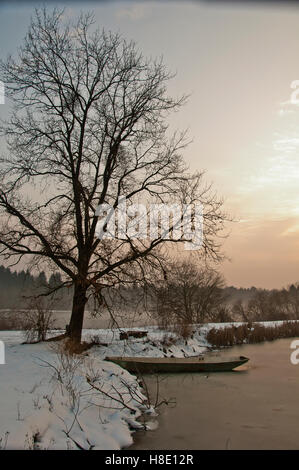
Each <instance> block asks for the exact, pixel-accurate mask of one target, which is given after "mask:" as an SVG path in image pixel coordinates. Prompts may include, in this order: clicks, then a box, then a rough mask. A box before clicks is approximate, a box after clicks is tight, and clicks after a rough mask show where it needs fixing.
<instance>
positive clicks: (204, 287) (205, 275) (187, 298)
mask: <svg viewBox="0 0 299 470" xmlns="http://www.w3.org/2000/svg"><path fill="white" fill-rule="evenodd" d="M166 274H167V275H166V278H165V280H164V281H163V282H159V284H158V285H156V286H153V292H154V298H155V299H156V310H155V314H156V315H157V316H158V319H159V320H160V323H161V324H162V325H164V326H165V325H169V324H171V323H173V324H174V325H178V324H179V326H182V327H183V326H184V325H190V324H192V323H203V322H205V321H222V320H223V318H224V313H225V312H224V310H225V306H224V301H225V300H226V297H225V294H224V291H223V287H224V286H225V283H224V279H223V277H222V276H221V275H220V274H219V273H218V272H217V271H215V270H214V269H212V268H210V267H209V266H207V265H203V266H200V265H198V264H197V263H196V261H194V260H192V259H188V260H183V261H182V260H179V261H175V262H173V263H171V264H170V265H169V266H168V268H167V271H166ZM226 313H227V312H226ZM219 317H221V320H219ZM222 317H223V318H222ZM226 317H227V315H226ZM223 321H226V320H223Z"/></svg>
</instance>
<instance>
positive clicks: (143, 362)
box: [106, 356, 249, 374]
mask: <svg viewBox="0 0 299 470" xmlns="http://www.w3.org/2000/svg"><path fill="white" fill-rule="evenodd" d="M106 360H108V361H112V362H114V363H115V364H118V365H119V366H121V367H123V368H124V369H127V370H128V371H129V372H135V373H138V372H139V373H149V374H151V373H181V372H228V371H232V370H234V369H235V368H236V367H239V366H241V365H243V364H245V363H246V362H247V361H248V360H249V359H248V358H247V357H243V356H240V357H239V358H234V359H230V360H224V359H223V360H215V361H210V362H208V361H205V360H203V359H202V358H201V357H191V358H142V357H138V358H137V357H136V358H134V357H130V358H129V357H127V358H126V357H111V356H110V357H106Z"/></svg>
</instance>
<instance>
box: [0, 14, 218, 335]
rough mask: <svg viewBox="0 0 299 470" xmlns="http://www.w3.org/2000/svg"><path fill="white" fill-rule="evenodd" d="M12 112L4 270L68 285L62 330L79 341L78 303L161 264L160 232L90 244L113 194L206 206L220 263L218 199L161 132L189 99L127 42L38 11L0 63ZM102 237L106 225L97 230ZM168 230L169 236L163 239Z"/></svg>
mask: <svg viewBox="0 0 299 470" xmlns="http://www.w3.org/2000/svg"><path fill="white" fill-rule="evenodd" d="M0 77H1V80H2V81H3V82H5V86H6V94H7V96H8V98H10V99H11V100H12V103H13V111H12V113H11V117H10V119H9V120H8V121H6V122H3V123H2V125H1V134H2V135H4V136H5V137H6V141H7V154H6V155H3V156H2V157H1V162H0V164H1V169H0V179H1V183H0V208H1V209H0V211H1V227H0V243H1V247H2V249H1V253H2V255H3V256H4V257H5V259H6V260H8V261H9V263H10V265H13V264H16V263H18V262H19V261H20V260H21V259H22V258H23V257H27V258H29V260H30V262H31V263H32V266H37V265H41V264H43V265H44V264H45V263H46V267H45V268H46V269H53V270H55V269H56V270H57V268H59V270H60V272H61V274H62V282H61V285H60V286H57V287H55V289H57V288H58V287H61V286H70V285H72V286H73V289H74V296H73V306H72V314H71V319H70V324H69V328H68V335H69V336H70V337H71V338H72V340H74V341H75V342H80V341H81V331H82V325H83V317H84V309H85V304H86V302H87V300H88V296H89V295H90V293H91V292H93V293H94V294H96V295H97V297H98V299H99V300H101V292H102V289H104V288H105V287H107V286H115V285H117V284H119V283H125V282H140V281H141V280H142V279H144V277H145V276H146V275H147V273H148V270H150V271H153V270H156V269H163V260H162V254H161V249H160V247H161V246H162V244H163V245H165V243H166V244H167V241H171V242H174V241H176V242H182V241H183V240H184V237H183V236H182V237H181V238H179V239H177V240H173V239H172V237H171V236H169V238H168V237H165V236H164V237H163V236H162V235H161V233H159V234H158V235H157V236H156V237H154V238H148V239H145V240H142V241H141V240H137V239H136V238H134V237H133V236H130V235H128V234H125V235H119V233H118V234H117V235H116V236H115V238H114V239H113V240H112V239H108V238H105V237H99V236H98V234H97V227H98V222H99V216H98V215H97V207H98V206H99V205H102V204H109V205H110V206H111V207H112V208H113V209H117V208H118V205H119V200H120V199H119V198H120V197H124V196H125V197H126V200H127V202H128V204H133V203H134V202H137V201H140V200H142V201H146V202H149V201H150V202H159V203H172V202H173V201H179V203H180V204H182V203H185V204H195V203H197V202H200V203H202V204H203V207H204V210H203V212H204V213H203V219H204V227H205V230H204V237H203V243H202V248H201V251H202V254H203V255H206V256H212V257H213V258H219V256H220V251H219V250H220V244H219V243H218V242H217V238H215V237H216V236H217V234H218V233H219V232H220V231H221V230H222V229H223V221H224V220H225V218H226V215H225V214H224V213H223V212H222V201H221V200H219V199H218V197H217V196H216V195H215V194H214V193H213V192H212V190H211V188H210V186H208V185H205V184H204V183H203V174H202V173H196V174H193V175H190V174H189V173H188V170H187V168H186V165H185V164H184V161H183V158H182V155H181V152H182V150H183V149H184V147H185V146H186V145H187V141H186V135H185V133H184V132H182V133H178V132H176V133H174V135H172V136H170V135H169V131H168V128H167V124H166V121H165V119H166V118H167V116H168V113H169V112H170V111H174V110H176V109H178V108H180V106H181V105H183V104H184V102H185V100H186V98H185V97H184V96H183V97H181V98H178V99H174V98H171V97H169V96H168V95H167V92H166V85H167V82H168V81H169V79H170V78H172V76H171V74H170V73H169V72H168V71H167V69H166V68H165V66H164V64H163V62H162V61H161V60H147V59H145V58H144V57H143V56H142V54H140V53H139V52H138V50H137V49H136V46H135V44H134V43H132V42H127V41H125V40H123V39H122V38H121V37H120V36H119V35H118V34H112V33H106V32H104V31H103V32H100V31H98V30H95V28H94V20H93V16H92V14H87V15H81V16H80V17H79V18H78V19H77V20H76V22H73V23H71V22H65V20H64V17H63V12H62V11H58V10H56V9H55V10H54V11H53V12H51V13H48V12H47V11H46V10H36V12H35V16H34V18H33V19H32V21H31V26H30V28H29V31H28V33H27V35H26V38H25V40H24V44H23V45H22V47H21V48H20V49H19V55H18V57H17V58H16V59H13V58H12V57H9V58H8V59H7V60H6V61H2V62H1V64H0ZM103 232H104V233H106V234H107V224H105V225H104V227H103ZM169 233H171V231H170V232H169Z"/></svg>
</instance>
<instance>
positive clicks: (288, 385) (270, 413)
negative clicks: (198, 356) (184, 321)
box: [130, 339, 299, 450]
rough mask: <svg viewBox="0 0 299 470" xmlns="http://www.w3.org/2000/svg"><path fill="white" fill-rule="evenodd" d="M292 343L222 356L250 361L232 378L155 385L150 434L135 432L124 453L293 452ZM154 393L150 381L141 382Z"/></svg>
mask: <svg viewBox="0 0 299 470" xmlns="http://www.w3.org/2000/svg"><path fill="white" fill-rule="evenodd" d="M291 341H292V339H282V340H277V341H274V342H268V343H261V344H258V345H244V346H240V347H237V346H235V347H234V348H232V349H228V350H225V351H224V352H223V353H222V354H223V355H224V356H225V355H226V356H232V355H234V356H239V355H243V356H247V357H249V358H250V361H249V362H248V363H247V364H246V365H244V366H242V367H240V368H239V369H238V370H236V371H234V372H225V373H214V374H210V375H208V376H207V375H205V374H183V375H181V374H175V375H168V376H164V377H163V380H162V381H161V382H160V384H159V388H160V398H163V397H165V398H170V397H175V398H176V406H175V407H169V406H168V407H166V406H164V407H163V409H161V410H160V416H159V418H158V421H159V427H158V429H157V430H155V431H147V432H143V431H141V432H140V431H138V432H137V433H135V435H134V441H135V443H134V445H133V446H132V447H130V449H190V450H194V449H207V450H208V449H299V365H297V366H295V365H292V364H291V362H290V354H291V352H292V350H291V349H290V344H291ZM147 382H148V383H149V387H150V389H151V391H152V393H154V391H155V379H154V378H147Z"/></svg>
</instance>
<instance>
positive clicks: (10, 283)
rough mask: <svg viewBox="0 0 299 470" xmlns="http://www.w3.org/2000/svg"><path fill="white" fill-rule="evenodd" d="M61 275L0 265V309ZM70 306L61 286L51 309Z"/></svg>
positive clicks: (244, 295)
mask: <svg viewBox="0 0 299 470" xmlns="http://www.w3.org/2000/svg"><path fill="white" fill-rule="evenodd" d="M60 282H61V277H60V274H59V273H55V274H51V276H50V277H47V276H46V274H45V273H44V272H43V271H42V272H41V273H39V274H38V275H33V274H31V273H30V272H29V271H28V270H26V271H24V270H23V271H19V272H17V271H11V270H10V268H6V267H4V266H1V265H0V309H6V308H11V309H20V308H26V307H27V304H28V300H27V298H28V297H29V296H30V295H32V294H37V293H39V292H41V291H43V292H44V291H45V290H46V288H47V287H49V288H53V287H54V286H57V285H59V284H60ZM223 291H224V292H223V293H224V294H225V295H224V297H225V298H226V299H227V301H228V302H236V301H239V300H242V301H248V300H250V298H251V297H252V296H254V294H255V293H256V291H257V289H256V288H255V287H252V288H249V289H242V288H236V287H226V288H225V289H223ZM71 307H72V289H68V288H62V289H61V290H59V292H58V293H57V294H56V296H55V300H54V301H53V307H52V308H53V309H57V310H70V309H71Z"/></svg>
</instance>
